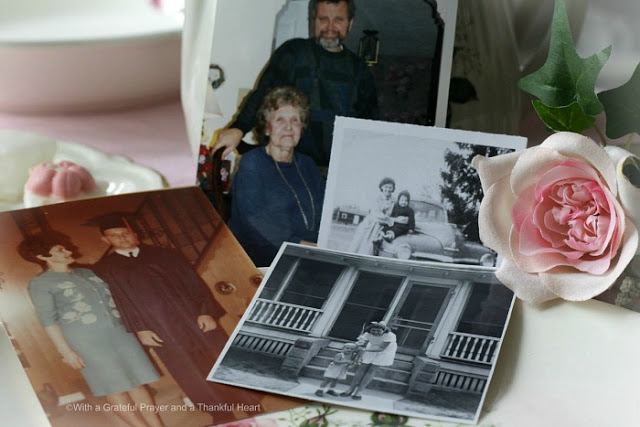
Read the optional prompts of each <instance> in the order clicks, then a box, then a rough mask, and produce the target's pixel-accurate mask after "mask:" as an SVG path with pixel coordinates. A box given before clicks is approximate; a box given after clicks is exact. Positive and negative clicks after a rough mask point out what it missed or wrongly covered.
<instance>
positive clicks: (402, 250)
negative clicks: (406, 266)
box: [396, 244, 413, 259]
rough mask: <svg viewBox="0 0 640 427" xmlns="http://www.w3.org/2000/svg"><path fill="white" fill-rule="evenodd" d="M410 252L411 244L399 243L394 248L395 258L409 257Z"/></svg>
mask: <svg viewBox="0 0 640 427" xmlns="http://www.w3.org/2000/svg"><path fill="white" fill-rule="evenodd" d="M412 253H413V250H412V249H411V246H409V245H407V244H404V245H399V246H398V248H397V249H396V258H398V259H409V258H411V254H412Z"/></svg>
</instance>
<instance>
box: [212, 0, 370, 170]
mask: <svg viewBox="0 0 640 427" xmlns="http://www.w3.org/2000/svg"><path fill="white" fill-rule="evenodd" d="M355 9H356V7H355V3H354V0H311V1H310V2H309V27H310V33H311V37H310V38H308V39H292V40H288V41H287V42H285V43H283V44H282V45H281V46H280V47H279V48H278V49H277V50H276V51H275V52H274V53H273V55H272V56H271V59H270V61H269V63H268V65H267V67H266V68H265V70H264V72H263V73H262V76H261V77H260V79H259V80H258V84H257V86H256V89H255V90H254V91H253V92H251V93H250V94H249V95H248V97H247V98H246V99H245V102H244V104H243V105H242V107H241V108H240V110H239V111H238V113H237V116H236V119H235V121H234V122H233V123H231V124H230V125H229V126H228V127H227V128H226V129H224V130H223V131H221V132H220V134H219V136H218V140H217V142H216V145H215V146H214V150H216V151H217V150H218V149H221V148H223V147H224V148H225V150H224V152H223V156H225V155H226V154H227V153H229V152H231V151H232V150H234V149H235V148H236V147H237V146H238V145H239V144H240V141H241V139H242V137H243V136H244V134H245V133H247V132H249V131H250V130H251V129H252V128H253V127H254V125H255V122H256V112H257V110H258V107H259V106H260V104H261V102H262V98H263V97H264V95H265V94H266V93H267V92H268V91H269V89H271V88H273V87H275V86H294V87H296V88H298V89H300V90H301V91H302V92H303V93H304V94H305V95H306V96H307V97H308V98H309V101H310V104H311V114H310V118H309V124H308V126H307V127H306V129H305V131H304V133H303V135H302V137H301V139H300V143H299V144H298V147H297V150H298V151H300V152H301V153H304V154H307V155H308V156H310V157H311V158H313V160H314V161H315V162H316V164H317V165H318V166H320V167H325V166H327V165H328V164H329V155H330V153H331V141H332V134H333V121H334V118H335V116H347V117H357V118H364V119H375V118H377V115H378V101H377V97H376V89H375V85H374V81H373V76H372V74H371V71H370V70H369V69H368V68H367V66H366V64H365V63H364V61H362V59H360V58H359V57H358V56H357V55H355V54H354V53H353V52H351V51H349V50H348V49H347V48H346V47H345V46H344V45H343V42H344V40H345V39H346V37H347V34H349V30H351V26H352V24H353V18H354V16H355Z"/></svg>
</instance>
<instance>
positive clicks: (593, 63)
mask: <svg viewBox="0 0 640 427" xmlns="http://www.w3.org/2000/svg"><path fill="white" fill-rule="evenodd" d="M610 55H611V46H609V47H607V48H605V49H603V50H602V51H600V52H598V53H596V54H594V55H591V56H589V57H588V58H581V57H580V56H579V55H578V52H577V51H576V47H575V44H574V42H573V37H572V35H571V29H570V27H569V18H568V16H567V8H566V5H565V0H556V2H555V7H554V11H553V22H552V24H551V44H550V45H549V54H548V56H547V61H546V62H545V64H544V65H543V66H542V67H541V68H540V69H539V70H537V71H535V72H533V73H531V74H529V75H528V76H525V77H523V78H522V79H520V82H519V86H520V89H522V90H523V91H525V92H527V93H530V94H531V95H533V96H535V97H537V98H539V99H540V101H541V102H542V103H543V104H544V105H547V106H549V107H563V106H568V105H570V104H571V103H573V102H578V104H580V107H581V108H582V110H584V112H585V113H586V114H588V115H592V116H595V115H597V114H599V113H600V112H601V111H602V109H603V105H602V103H601V102H600V101H599V100H598V96H597V95H596V93H595V83H596V79H597V77H598V74H600V71H601V70H602V67H603V66H604V64H605V63H606V62H607V60H608V59H609V56H610Z"/></svg>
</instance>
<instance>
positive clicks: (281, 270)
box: [260, 254, 298, 300]
mask: <svg viewBox="0 0 640 427" xmlns="http://www.w3.org/2000/svg"><path fill="white" fill-rule="evenodd" d="M297 259H298V257H295V256H291V255H286V254H283V255H282V256H281V257H280V259H279V260H278V263H277V264H276V265H275V267H274V268H273V271H271V275H270V276H269V280H267V281H266V283H265V285H264V287H263V288H262V291H261V292H260V298H262V299H270V300H273V299H275V297H276V294H277V293H278V289H280V287H281V286H282V285H283V283H284V282H285V280H286V277H287V274H289V271H290V270H291V268H292V267H293V265H294V263H295V262H296V260H297Z"/></svg>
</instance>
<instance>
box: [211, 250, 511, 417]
mask: <svg viewBox="0 0 640 427" xmlns="http://www.w3.org/2000/svg"><path fill="white" fill-rule="evenodd" d="M512 304H513V293H512V292H511V291H510V290H509V289H508V288H506V287H505V286H504V285H502V284H501V283H500V282H499V281H498V280H497V279H496V278H495V275H494V270H493V269H492V268H488V267H481V266H461V265H454V264H442V263H432V262H411V261H398V260H394V259H380V258H375V257H371V256H364V255H357V254H350V253H345V252H339V251H332V250H326V249H319V248H313V247H308V246H302V245H295V244H286V245H284V246H283V247H282V248H281V250H280V252H279V254H278V257H277V258H276V261H275V263H274V264H273V265H272V267H271V269H270V270H269V274H268V275H267V276H266V277H265V280H264V281H263V284H262V285H261V287H260V289H259V291H258V294H257V295H256V297H255V298H254V300H253V301H252V303H251V306H250V307H249V308H248V310H247V312H246V313H245V315H244V316H243V318H242V319H241V321H240V324H239V327H238V328H237V329H236V331H235V332H234V334H233V335H232V337H231V338H230V340H229V342H228V343H227V345H226V346H225V349H224V350H223V354H222V355H221V356H220V358H219V359H218V362H216V365H215V366H214V369H213V370H212V372H211V374H210V375H209V379H210V380H211V381H215V382H220V383H224V384H230V385H238V386H243V387H248V388H252V389H255V390H261V391H268V392H274V393H280V394H283V395H286V396H292V397H298V398H303V399H313V400H317V401H320V402H325V403H331V404H336V405H345V406H350V407H354V408H361V409H367V410H374V411H379V412H385V413H391V414H403V415H410V416H416V417H422V418H432V419H438V420H449V421H456V422H463V423H472V422H476V421H477V419H478V416H479V413H480V409H481V406H482V402H483V400H484V396H485V393H486V391H487V387H488V385H489V382H490V380H491V375H492V373H493V370H494V368H495V364H496V360H497V358H498V353H499V350H500V345H501V343H502V338H503V336H504V331H505V329H506V326H507V323H508V320H509V317H510V313H511V308H512Z"/></svg>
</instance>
